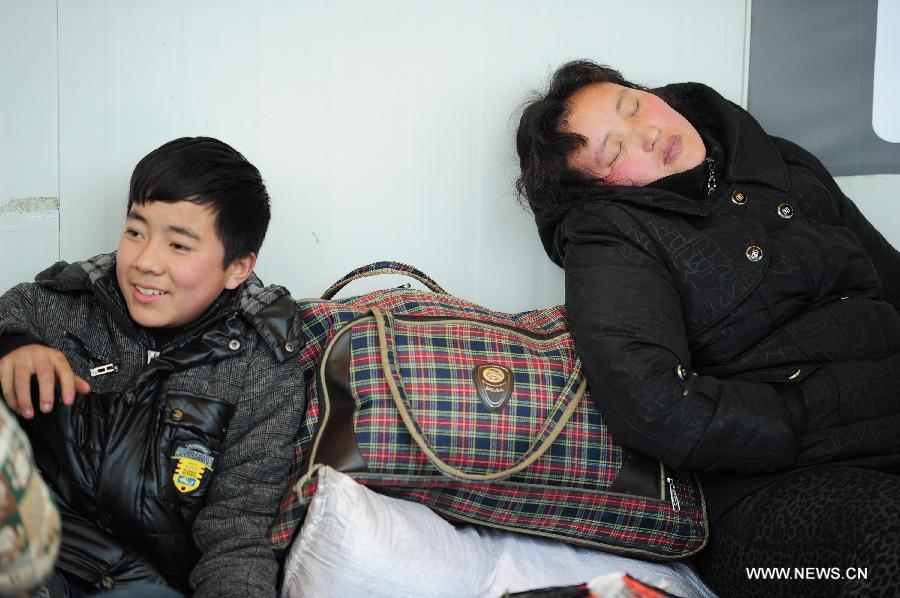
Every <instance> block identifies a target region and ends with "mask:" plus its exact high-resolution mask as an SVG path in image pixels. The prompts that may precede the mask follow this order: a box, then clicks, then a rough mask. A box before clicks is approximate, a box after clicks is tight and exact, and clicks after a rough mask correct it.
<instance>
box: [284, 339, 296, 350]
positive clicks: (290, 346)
mask: <svg viewBox="0 0 900 598" xmlns="http://www.w3.org/2000/svg"><path fill="white" fill-rule="evenodd" d="M284 350H285V351H287V352H288V353H293V352H294V343H292V342H291V341H288V342H286V343H284Z"/></svg>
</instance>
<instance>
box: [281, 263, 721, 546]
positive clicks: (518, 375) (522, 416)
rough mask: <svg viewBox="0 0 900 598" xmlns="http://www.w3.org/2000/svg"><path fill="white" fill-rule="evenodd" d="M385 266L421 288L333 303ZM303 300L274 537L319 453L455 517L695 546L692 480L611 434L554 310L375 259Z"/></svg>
mask: <svg viewBox="0 0 900 598" xmlns="http://www.w3.org/2000/svg"><path fill="white" fill-rule="evenodd" d="M380 273H405V274H407V275H409V276H412V277H413V278H416V279H417V280H419V281H420V282H422V283H423V284H425V285H426V286H427V287H428V288H430V289H431V290H430V291H420V290H416V289H411V288H408V286H409V285H406V287H400V288H394V289H387V290H381V291H375V292H370V293H367V294H364V295H360V296H356V297H351V298H346V299H338V300H333V299H332V297H333V296H334V294H335V293H337V291H338V290H340V289H341V288H342V287H343V286H345V285H346V284H347V283H349V282H350V281H351V280H355V279H356V278H359V277H362V276H371V275H373V274H380ZM299 309H300V312H301V315H302V318H303V322H304V332H305V336H306V341H307V342H306V346H305V348H304V349H303V352H302V354H301V356H300V359H301V361H302V363H303V364H304V367H305V371H306V376H307V380H308V384H307V399H308V401H307V410H308V411H307V417H306V418H305V420H304V425H303V428H302V430H301V433H300V438H299V441H298V444H297V453H296V456H295V461H294V465H295V467H294V469H295V471H294V473H293V475H292V477H293V480H292V483H291V488H292V490H291V491H290V492H289V494H288V495H287V496H286V497H285V499H284V501H283V503H282V506H281V512H280V515H279V518H278V520H277V521H276V524H275V525H274V526H273V528H272V530H271V532H270V540H271V541H272V543H273V545H274V546H275V547H276V548H277V549H283V548H286V547H287V546H288V545H289V543H290V541H291V539H292V538H293V536H294V534H295V533H296V531H297V529H298V527H299V525H300V523H301V521H302V519H303V516H304V514H305V508H306V505H307V504H308V503H309V501H310V500H311V499H312V496H313V494H314V493H315V490H316V472H317V470H318V468H319V467H321V466H322V465H329V466H331V467H332V468H334V469H337V470H339V471H343V472H345V473H347V474H349V475H351V476H352V477H353V478H354V479H355V480H356V481H358V482H360V483H362V484H365V485H366V486H368V487H370V488H372V489H373V490H376V491H379V492H382V493H384V494H388V495H391V496H395V497H398V498H403V499H407V500H411V501H416V502H420V503H423V504H425V505H427V506H429V507H430V508H431V509H433V510H434V511H435V512H437V513H439V514H441V515H442V516H444V517H445V518H447V519H449V520H452V521H458V522H467V523H474V524H478V525H482V526H488V527H492V528H498V529H503V530H509V531H514V532H520V533H525V534H533V535H535V536H541V537H544V538H552V539H556V540H561V541H563V542H568V543H570V544H576V545H580V546H587V547H592V548H597V549H602V550H605V551H608V552H614V553H618V554H622V555H627V556H634V557H639V558H644V559H654V560H661V559H672V558H680V557H686V556H688V555H691V554H694V553H695V552H697V551H698V550H700V549H701V548H702V547H703V546H704V545H705V543H706V539H707V535H708V529H707V521H706V511H705V504H704V501H703V496H702V492H701V489H700V486H699V484H698V482H697V479H696V478H695V476H694V475H693V474H691V473H688V472H684V471H675V470H670V469H668V468H666V467H664V466H663V465H662V464H661V463H659V462H658V461H655V460H653V459H650V458H648V457H645V456H643V455H640V454H638V453H635V452H632V451H628V450H625V449H623V448H622V447H620V446H618V445H617V444H616V443H615V442H614V440H613V438H612V436H611V435H610V433H609V431H608V430H607V429H606V426H605V425H604V423H603V418H602V417H601V415H600V414H599V413H598V411H597V409H596V408H595V406H594V403H593V402H592V400H591V398H590V396H589V395H588V393H587V392H586V382H585V378H584V375H583V374H582V371H581V362H580V360H579V358H578V355H577V354H576V352H575V350H574V347H573V343H572V337H571V336H570V335H569V332H568V329H567V323H566V312H565V308H564V307H554V308H550V309H542V310H535V311H529V312H524V313H519V314H506V313H500V312H495V311H491V310H488V309H485V308H484V307H481V306H479V305H475V304H473V303H470V302H468V301H464V300H462V299H459V298H456V297H454V296H451V295H449V294H447V293H446V292H444V291H443V289H441V288H440V286H438V285H437V284H436V283H435V282H434V281H432V280H431V279H430V278H428V277H427V276H425V275H424V274H422V273H421V272H419V271H418V270H416V269H415V268H412V267H410V266H406V265H403V264H398V263H395V262H379V263H376V264H371V265H369V266H365V267H363V268H360V269H358V270H355V271H353V272H351V273H350V274H348V275H347V276H346V277H344V278H343V279H341V280H340V281H338V282H337V283H336V284H335V285H334V286H332V287H331V288H330V289H329V290H328V291H326V293H325V295H324V296H323V298H322V299H321V300H301V301H300V302H299Z"/></svg>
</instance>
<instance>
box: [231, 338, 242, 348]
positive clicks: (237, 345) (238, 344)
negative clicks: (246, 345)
mask: <svg viewBox="0 0 900 598" xmlns="http://www.w3.org/2000/svg"><path fill="white" fill-rule="evenodd" d="M228 348H229V349H231V350H232V351H237V350H238V349H240V348H241V341H239V340H238V339H236V338H233V339H231V340H230V341H228Z"/></svg>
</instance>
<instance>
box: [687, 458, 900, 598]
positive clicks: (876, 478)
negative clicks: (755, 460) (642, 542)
mask: <svg viewBox="0 0 900 598" xmlns="http://www.w3.org/2000/svg"><path fill="white" fill-rule="evenodd" d="M695 565H696V566H697V569H698V572H699V573H700V575H701V577H702V578H703V579H704V580H705V581H706V582H707V583H708V584H709V585H710V587H712V589H713V590H714V591H715V592H716V593H718V594H719V595H720V596H722V598H742V597H745V596H747V597H750V596H766V597H772V596H777V597H781V596H785V597H788V596H798V597H800V596H802V597H808V596H816V597H819V598H824V597H831V596H834V597H841V598H844V597H847V598H849V597H854V598H855V597H863V596H877V597H886V596H900V475H896V474H895V473H887V472H880V471H874V470H868V469H860V468H854V467H838V466H820V467H813V468H808V469H801V470H797V471H795V472H792V473H791V474H788V475H786V476H783V477H781V478H779V479H778V480H777V481H776V482H774V483H773V484H771V485H769V486H766V487H764V488H762V489H760V490H758V491H757V492H755V493H754V494H751V495H750V496H748V497H747V498H745V499H743V500H742V501H741V502H739V503H737V504H736V505H735V506H734V507H733V508H731V509H730V510H729V511H728V512H727V513H726V514H725V515H723V516H722V518H721V519H720V520H719V521H718V522H717V523H716V524H715V525H714V526H713V527H712V530H711V537H710V543H709V545H708V546H707V548H706V549H705V550H704V551H703V553H701V554H700V555H699V557H698V558H697V559H696V561H695ZM751 568H755V570H756V573H754V571H753V570H751ZM762 568H770V569H769V570H768V571H763V570H762ZM764 574H766V575H768V577H769V578H768V579H762V578H760V577H762V575H764ZM752 575H756V577H757V578H751V576H752ZM775 575H780V576H782V579H772V577H773V576H775ZM863 576H865V579H862V577H863ZM785 577H789V579H785Z"/></svg>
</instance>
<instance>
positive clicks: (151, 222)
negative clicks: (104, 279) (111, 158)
mask: <svg viewBox="0 0 900 598" xmlns="http://www.w3.org/2000/svg"><path fill="white" fill-rule="evenodd" d="M251 256H253V254H251ZM224 258H225V247H224V245H223V244H222V241H221V240H220V239H219V235H218V233H217V232H216V219H215V214H214V213H213V212H212V210H211V209H210V208H209V207H208V206H205V205H200V204H196V203H192V202H190V201H175V202H163V201H147V202H144V203H143V204H140V205H139V204H134V205H132V207H131V211H130V212H129V214H128V218H127V220H126V223H125V231H124V232H123V234H122V239H121V241H120V242H119V250H118V253H117V256H116V280H117V282H118V284H119V289H120V290H121V291H122V296H123V297H124V298H125V304H126V305H127V307H128V313H129V314H130V315H131V317H132V319H134V321H135V322H137V323H138V324H139V325H140V326H145V327H147V328H162V327H172V326H181V325H184V324H187V323H189V322H192V321H193V320H195V319H196V318H198V317H199V316H200V315H201V314H202V313H203V312H204V311H206V308H207V307H209V306H210V304H212V302H213V301H215V299H216V298H217V297H218V296H219V295H220V294H221V293H222V291H223V290H225V289H235V288H237V287H238V286H239V285H240V284H241V283H242V282H243V281H244V280H245V279H246V278H247V276H249V275H250V272H251V271H252V269H253V265H254V264H255V259H253V258H255V256H253V258H250V257H249V256H248V257H244V258H239V259H237V260H235V261H234V262H232V263H231V264H229V265H228V266H227V267H225V266H224V265H223V262H224Z"/></svg>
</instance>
